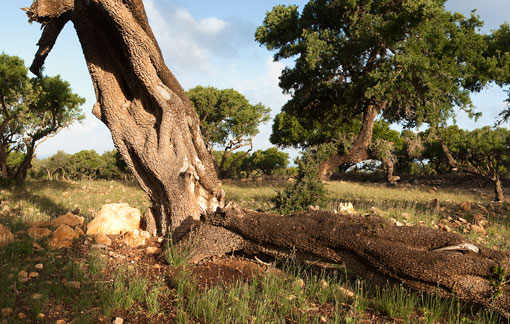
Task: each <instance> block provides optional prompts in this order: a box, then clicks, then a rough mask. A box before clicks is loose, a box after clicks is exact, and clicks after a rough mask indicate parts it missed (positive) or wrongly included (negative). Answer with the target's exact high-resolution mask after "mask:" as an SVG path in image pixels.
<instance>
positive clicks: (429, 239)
mask: <svg viewBox="0 0 510 324" xmlns="http://www.w3.org/2000/svg"><path fill="white" fill-rule="evenodd" d="M210 222H211V223H212V224H214V225H217V226H221V227H223V228H226V229H229V230H231V231H232V232H234V233H236V234H238V235H239V236H240V237H242V238H243V239H244V240H246V243H245V245H244V246H249V245H250V244H251V247H252V248H253V247H258V250H259V251H270V252H274V251H279V252H280V253H281V254H285V253H286V254H290V253H291V252H292V251H293V250H295V251H298V253H299V255H300V257H302V258H307V259H312V260H323V261H327V262H331V263H336V264H345V265H346V266H347V268H348V269H349V270H351V271H354V272H355V273H356V274H359V275H362V276H364V277H365V278H367V279H372V280H375V281H376V282H381V281H382V282H384V281H385V280H388V279H394V280H396V281H399V282H404V283H405V284H406V285H408V286H409V287H412V288H414V289H417V290H420V291H426V292H431V293H440V294H442V295H445V296H446V295H448V296H456V297H458V298H461V299H463V300H465V301H469V302H473V303H477V304H481V305H484V306H488V307H493V308H495V309H496V310H497V311H498V312H500V313H501V314H503V315H505V316H507V317H508V316H509V315H510V287H509V286H508V285H507V283H506V282H501V286H499V287H497V286H498V283H497V279H496V277H497V275H496V272H497V271H496V270H495V269H496V266H499V267H502V268H504V269H508V268H509V266H510V255H508V254H506V253H503V252H499V251H495V250H492V249H488V248H484V247H480V246H477V248H479V252H478V253H475V252H466V251H460V250H462V248H458V249H455V248H454V249H444V250H438V249H441V248H444V247H449V246H454V245H458V244H462V243H469V242H466V240H465V239H463V238H462V237H461V236H460V235H458V234H454V233H450V232H444V231H437V230H433V229H430V228H426V227H421V226H402V227H398V226H395V225H393V224H392V223H390V222H389V221H387V220H385V219H383V218H381V217H378V216H354V215H342V214H334V213H331V212H322V211H310V212H306V213H301V214H296V215H293V216H278V215H274V214H263V213H258V212H254V211H248V210H240V209H239V208H237V207H236V206H235V205H234V206H232V205H230V204H229V205H228V206H227V207H226V208H224V209H223V210H222V211H220V212H218V213H216V214H214V215H213V216H210ZM473 246H476V245H475V244H473Z"/></svg>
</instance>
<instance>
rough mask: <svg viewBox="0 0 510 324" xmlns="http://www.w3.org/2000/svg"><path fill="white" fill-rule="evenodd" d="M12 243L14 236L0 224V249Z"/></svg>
mask: <svg viewBox="0 0 510 324" xmlns="http://www.w3.org/2000/svg"><path fill="white" fill-rule="evenodd" d="M13 241H14V234H12V232H11V231H10V230H9V228H8V227H7V226H3V225H2V224H0V247H1V246H4V245H7V244H9V243H12V242H13Z"/></svg>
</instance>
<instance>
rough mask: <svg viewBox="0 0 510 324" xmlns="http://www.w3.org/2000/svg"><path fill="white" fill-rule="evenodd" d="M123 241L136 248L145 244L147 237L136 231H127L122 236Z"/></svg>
mask: <svg viewBox="0 0 510 324" xmlns="http://www.w3.org/2000/svg"><path fill="white" fill-rule="evenodd" d="M122 242H123V243H124V244H126V245H127V246H129V247H132V248H136V247H139V246H142V245H145V243H146V238H145V236H142V235H138V234H135V233H134V232H127V233H126V234H124V236H123V237H122Z"/></svg>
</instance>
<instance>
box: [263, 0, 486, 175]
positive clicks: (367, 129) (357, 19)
mask: <svg viewBox="0 0 510 324" xmlns="http://www.w3.org/2000/svg"><path fill="white" fill-rule="evenodd" d="M444 3H445V1H426V0H419V1H396V2H395V1H385V0H376V1H348V0H340V1H338V0H335V1H333V0H315V1H310V2H309V3H308V4H307V5H306V6H305V7H304V9H303V11H302V13H301V14H300V13H299V11H298V9H297V7H296V6H275V7H274V8H273V10H272V11H271V12H268V13H267V15H266V18H265V20H264V23H263V25H262V26H260V27H258V29H257V32H256V34H255V37H256V40H257V41H258V42H259V43H261V44H262V45H265V46H266V47H267V48H268V49H269V50H276V53H275V55H274V59H275V60H282V59H288V58H293V57H295V65H294V66H293V67H287V68H286V69H285V70H284V71H283V73H282V75H281V77H280V87H281V88H282V89H283V90H284V92H285V93H288V94H290V95H291V96H292V98H291V99H290V100H289V101H288V102H287V103H286V104H285V106H284V107H283V109H282V113H281V114H280V115H279V116H277V118H276V120H275V124H274V127H273V130H275V129H276V130H282V129H287V130H288V132H291V133H292V135H295V136H297V137H298V138H299V140H298V142H297V143H298V144H299V145H305V146H306V145H310V144H311V143H313V144H317V143H324V142H328V141H331V140H334V139H335V138H336V137H337V136H338V135H337V134H338V130H339V129H341V128H342V127H343V126H342V125H343V124H345V123H349V122H351V121H353V120H359V121H361V125H362V126H361V128H360V130H359V132H358V133H357V134H356V137H355V138H354V141H353V142H352V145H351V148H350V150H349V152H348V153H345V152H340V151H339V152H337V153H335V154H334V155H332V156H331V157H330V159H327V160H326V161H325V162H324V163H323V164H322V165H321V167H320V176H321V177H322V178H328V177H329V176H330V175H331V174H332V172H333V171H334V169H335V168H336V167H338V166H339V165H342V164H350V165H353V164H356V163H358V162H361V161H363V160H365V159H367V158H368V157H369V146H370V143H371V139H372V133H373V128H374V121H375V119H376V116H378V115H381V116H383V117H384V119H386V120H387V121H388V122H390V123H392V122H397V121H399V122H402V123H403V124H404V126H406V127H411V126H415V125H417V124H420V123H422V122H432V123H436V122H439V121H445V120H447V119H448V118H449V117H451V116H452V115H453V112H454V109H453V107H454V106H455V105H457V106H459V107H461V108H462V109H464V110H466V111H468V112H469V113H472V107H471V101H470V98H469V91H468V90H478V89H480V88H481V87H482V86H483V85H484V84H485V82H486V81H487V79H486V78H482V77H480V78H476V73H475V72H474V71H476V68H477V67H478V66H480V65H481V64H482V63H480V62H483V61H484V60H485V58H484V56H483V53H484V51H485V49H486V47H487V43H486V42H485V41H484V38H483V36H482V35H480V34H478V32H477V29H478V28H479V27H480V26H481V25H482V22H481V21H480V20H479V19H478V18H476V17H475V16H471V17H469V18H465V17H464V16H462V15H460V14H452V13H450V12H447V11H445V9H444ZM323 121H327V123H324V122H323ZM290 126H292V127H293V128H292V130H289V129H288V128H289V127H290ZM280 138H281V137H280ZM272 140H273V143H275V144H280V145H288V144H289V142H288V141H283V142H279V141H275V140H276V138H275V137H273V138H272Z"/></svg>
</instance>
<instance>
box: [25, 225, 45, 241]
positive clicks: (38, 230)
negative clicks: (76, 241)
mask: <svg viewBox="0 0 510 324" xmlns="http://www.w3.org/2000/svg"><path fill="white" fill-rule="evenodd" d="M27 232H28V236H30V237H31V238H33V239H34V240H36V241H39V240H41V239H43V238H45V237H47V236H50V235H51V231H50V230H49V229H47V228H44V227H32V228H29V229H28V231H27Z"/></svg>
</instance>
